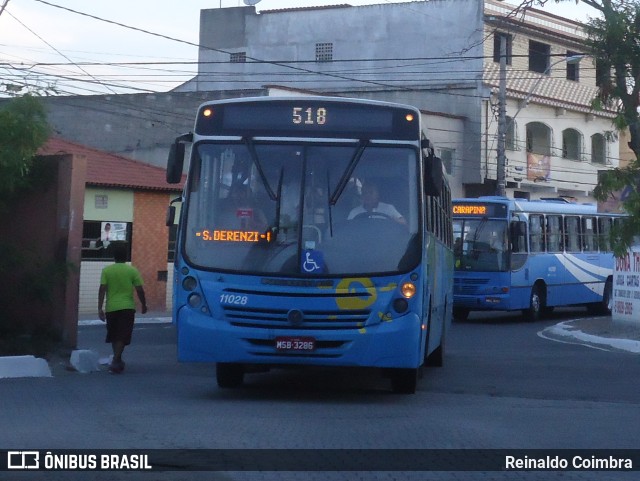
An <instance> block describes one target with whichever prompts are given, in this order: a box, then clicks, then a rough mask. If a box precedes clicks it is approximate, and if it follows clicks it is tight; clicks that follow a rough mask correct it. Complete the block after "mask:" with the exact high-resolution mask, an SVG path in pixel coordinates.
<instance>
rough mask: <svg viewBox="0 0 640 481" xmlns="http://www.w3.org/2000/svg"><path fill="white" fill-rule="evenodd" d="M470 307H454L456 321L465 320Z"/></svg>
mask: <svg viewBox="0 0 640 481" xmlns="http://www.w3.org/2000/svg"><path fill="white" fill-rule="evenodd" d="M469 312H470V311H469V309H464V308H462V307H456V308H454V309H453V319H454V320H455V321H459V322H464V321H466V320H467V318H468V317H469Z"/></svg>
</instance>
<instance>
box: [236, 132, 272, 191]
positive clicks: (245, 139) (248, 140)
mask: <svg viewBox="0 0 640 481" xmlns="http://www.w3.org/2000/svg"><path fill="white" fill-rule="evenodd" d="M242 141H243V142H244V143H245V144H246V145H247V149H249V154H251V160H252V161H253V164H254V165H255V166H256V170H257V171H258V175H260V180H262V184H263V185H264V189H265V190H266V191H267V194H268V195H269V199H271V200H276V201H277V200H278V196H279V194H276V193H275V192H274V191H273V189H272V188H271V186H270V185H269V181H268V180H267V176H266V175H265V174H264V170H263V169H262V164H260V158H259V157H258V153H257V152H256V146H255V145H254V143H253V139H252V138H251V137H243V139H242Z"/></svg>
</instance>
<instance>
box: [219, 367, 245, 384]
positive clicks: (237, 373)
mask: <svg viewBox="0 0 640 481" xmlns="http://www.w3.org/2000/svg"><path fill="white" fill-rule="evenodd" d="M216 381H217V382H218V387H222V388H232V387H240V386H242V383H243V382H244V366H243V365H242V364H235V363H228V362H219V363H217V364H216Z"/></svg>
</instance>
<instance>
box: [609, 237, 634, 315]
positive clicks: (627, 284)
mask: <svg viewBox="0 0 640 481" xmlns="http://www.w3.org/2000/svg"><path fill="white" fill-rule="evenodd" d="M611 315H612V317H613V319H615V320H625V321H632V322H635V323H638V324H640V245H636V246H633V247H631V248H630V249H629V251H628V252H627V253H626V254H625V255H624V256H622V257H617V258H616V267H615V271H614V275H613V310H612V313H611Z"/></svg>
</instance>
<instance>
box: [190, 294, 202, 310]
mask: <svg viewBox="0 0 640 481" xmlns="http://www.w3.org/2000/svg"><path fill="white" fill-rule="evenodd" d="M187 302H188V303H189V305H190V306H191V307H194V308H195V307H198V306H199V305H200V304H201V303H202V297H201V296H200V294H191V295H190V296H189V298H188V299H187Z"/></svg>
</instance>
